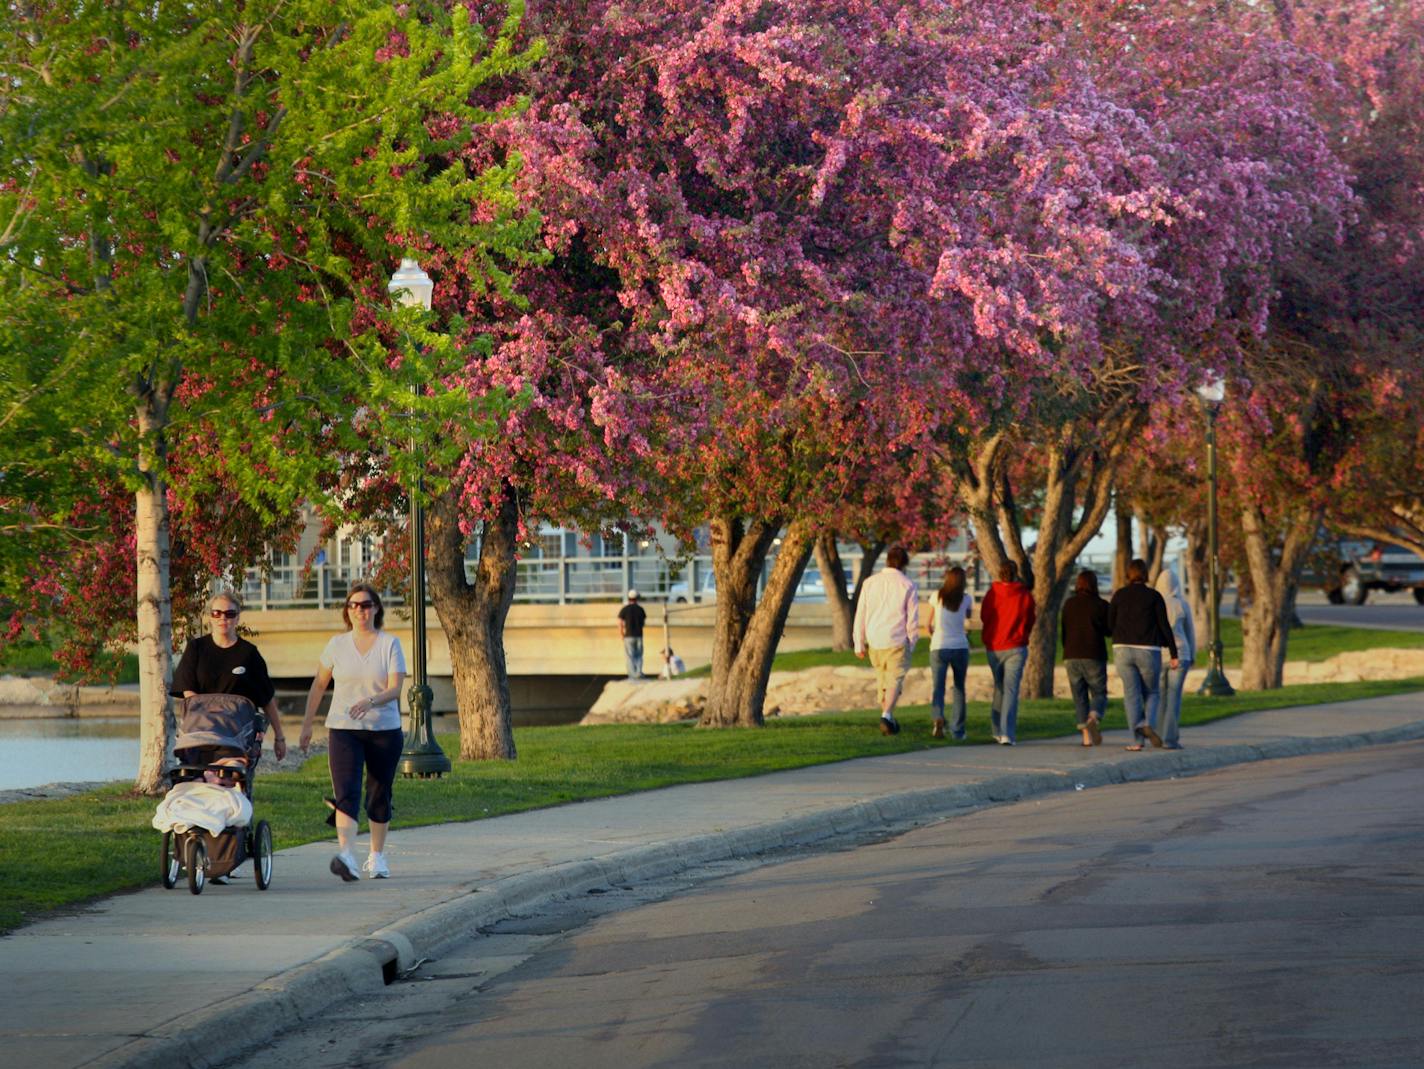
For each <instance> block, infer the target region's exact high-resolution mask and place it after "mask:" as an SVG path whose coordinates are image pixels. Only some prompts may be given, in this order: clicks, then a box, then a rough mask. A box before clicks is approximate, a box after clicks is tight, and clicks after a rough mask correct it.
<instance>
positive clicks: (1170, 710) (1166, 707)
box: [1152, 661, 1192, 746]
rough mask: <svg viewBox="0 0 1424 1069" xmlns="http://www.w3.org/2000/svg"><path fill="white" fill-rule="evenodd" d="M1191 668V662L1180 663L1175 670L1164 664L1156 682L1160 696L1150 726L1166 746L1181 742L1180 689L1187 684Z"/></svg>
mask: <svg viewBox="0 0 1424 1069" xmlns="http://www.w3.org/2000/svg"><path fill="white" fill-rule="evenodd" d="M1191 666H1192V662H1191V661H1182V662H1181V663H1180V664H1179V665H1178V666H1177V667H1176V668H1173V667H1172V666H1171V664H1170V663H1166V662H1164V663H1163V665H1162V675H1161V678H1160V679H1159V680H1158V682H1157V686H1158V690H1159V691H1160V694H1159V695H1158V699H1157V706H1156V708H1155V709H1154V710H1153V715H1152V725H1153V727H1155V728H1156V729H1157V734H1159V735H1161V736H1162V741H1163V742H1164V743H1166V744H1167V745H1168V746H1177V745H1179V744H1180V742H1181V738H1182V687H1183V685H1184V684H1185V683H1186V682H1187V669H1189V668H1191ZM1159 710H1160V715H1159Z"/></svg>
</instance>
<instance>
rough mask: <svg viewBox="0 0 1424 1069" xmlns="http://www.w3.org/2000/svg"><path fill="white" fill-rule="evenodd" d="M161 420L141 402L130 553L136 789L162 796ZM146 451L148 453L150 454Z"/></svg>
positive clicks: (169, 720)
mask: <svg viewBox="0 0 1424 1069" xmlns="http://www.w3.org/2000/svg"><path fill="white" fill-rule="evenodd" d="M162 428H163V418H162V416H161V414H159V413H158V412H157V411H155V408H154V407H153V405H152V404H151V403H149V402H143V403H140V405H139V408H138V429H139V434H140V440H141V441H142V442H143V443H145V445H144V446H143V447H142V448H141V449H140V459H139V474H140V477H141V478H142V480H143V485H142V488H141V489H140V490H139V491H138V493H137V494H136V495H135V500H134V514H135V515H134V550H135V556H136V557H137V561H138V588H137V595H138V596H137V602H138V604H137V624H138V687H139V740H138V775H137V776H136V777H135V779H134V789H135V790H136V791H138V792H140V793H141V794H162V793H163V791H164V788H165V787H166V784H165V782H164V777H163V774H164V771H165V770H166V769H167V768H168V767H169V765H170V764H171V763H172V761H173V739H174V727H175V724H174V719H173V706H172V703H171V701H170V699H169V697H168V684H169V681H170V680H171V679H172V678H173V600H172V594H171V590H170V578H169V577H170V571H169V539H170V528H169V517H168V493H167V487H166V485H165V484H164V480H163V474H162V472H163V453H164V442H163V429H162ZM148 450H151V452H149V451H148Z"/></svg>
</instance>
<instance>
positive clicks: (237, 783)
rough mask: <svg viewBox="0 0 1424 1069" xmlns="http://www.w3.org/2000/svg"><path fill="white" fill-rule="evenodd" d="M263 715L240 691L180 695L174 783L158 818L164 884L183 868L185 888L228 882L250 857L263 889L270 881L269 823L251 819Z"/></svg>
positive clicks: (172, 881) (194, 889)
mask: <svg viewBox="0 0 1424 1069" xmlns="http://www.w3.org/2000/svg"><path fill="white" fill-rule="evenodd" d="M266 727H267V723H266V718H265V716H264V715H263V714H262V713H261V712H259V711H258V710H257V707H256V706H254V705H253V704H252V702H250V701H248V699H246V698H244V697H242V696H241V695H238V694H195V695H193V696H192V697H190V698H187V699H185V700H184V702H183V712H182V715H181V720H180V724H179V735H178V738H177V740H176V742H175V743H174V755H175V756H176V757H177V758H178V760H179V761H180V762H181V763H180V764H179V765H178V766H177V767H176V768H174V769H172V770H170V771H169V773H168V777H169V780H170V782H171V783H172V787H171V788H170V789H169V791H168V793H167V794H166V795H164V798H163V801H162V802H160V803H159V806H158V811H157V812H156V813H155V814H154V817H153V826H154V827H155V828H157V829H158V830H159V831H161V832H163V869H162V875H163V886H164V887H168V888H171V887H173V886H175V885H176V884H177V882H178V877H179V875H180V873H181V872H183V871H184V870H186V871H187V874H188V889H189V890H190V891H192V892H193V894H201V893H202V891H203V887H204V885H205V884H206V883H207V882H208V881H209V880H212V881H213V882H215V883H218V882H222V883H225V882H227V878H228V876H229V875H233V874H235V870H236V869H237V868H238V866H239V865H241V864H242V863H243V862H244V861H246V860H247V859H248V858H249V857H250V858H252V859H253V860H254V867H255V870H256V872H255V876H256V880H257V887H258V890H263V891H265V890H266V889H267V887H268V886H269V885H270V884H271V881H272V829H271V827H270V826H269V825H268V823H267V822H266V821H265V820H260V821H258V822H257V823H256V825H253V824H252V782H253V778H254V775H255V772H256V769H257V761H258V758H259V757H260V756H261V754H262V735H263V732H264V731H265V730H266Z"/></svg>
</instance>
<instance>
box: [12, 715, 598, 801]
mask: <svg viewBox="0 0 1424 1069" xmlns="http://www.w3.org/2000/svg"><path fill="white" fill-rule="evenodd" d="M586 711H587V710H584V709H575V708H570V709H541V710H538V711H537V712H530V713H523V712H516V713H515V715H514V725H515V727H532V726H535V725H543V724H568V723H573V722H576V721H577V720H578V719H579V718H580V717H581V716H582V715H583V714H584V712H586ZM284 716H285V718H286V724H287V727H288V730H289V732H290V734H291V735H292V736H295V735H296V730H297V725H299V724H300V722H301V721H300V714H295V715H294V714H293V712H292V711H291V710H287V711H286V713H285V714H284ZM434 726H435V730H436V731H437V732H439V733H441V734H445V733H447V732H448V733H452V734H453V733H458V732H459V730H460V721H459V719H458V718H457V717H455V716H454V715H440V716H436V717H435V725H434ZM317 736H318V741H321V739H322V737H323V736H324V732H322V731H321V730H320V728H319V727H318V731H317ZM293 742H295V738H293ZM137 771H138V718H137V717H114V718H107V717H94V718H92V719H91V718H87V717H86V718H71V717H64V718H59V719H50V720H0V791H13V790H20V789H23V788H26V787H42V786H44V785H45V784H46V783H76V782H90V781H95V780H116V779H126V780H131V779H133V777H134V773H135V772H137Z"/></svg>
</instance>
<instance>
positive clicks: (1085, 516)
mask: <svg viewBox="0 0 1424 1069" xmlns="http://www.w3.org/2000/svg"><path fill="white" fill-rule="evenodd" d="M1074 431H1075V428H1072V427H1065V428H1064V429H1063V433H1062V434H1061V435H1060V437H1059V438H1058V440H1057V441H1055V442H1054V443H1053V444H1052V445H1051V447H1050V448H1049V449H1048V451H1047V455H1046V456H1045V457H1044V470H1045V481H1044V487H1043V514H1042V517H1041V518H1040V520H1039V529H1038V544H1037V545H1036V546H1035V547H1034V553H1033V572H1032V575H1033V600H1034V604H1035V605H1036V606H1037V609H1038V619H1037V621H1036V622H1035V624H1034V626H1033V631H1032V632H1031V633H1030V634H1029V642H1028V660H1027V662H1026V663H1025V664H1024V675H1023V693H1024V694H1025V695H1026V696H1028V697H1031V698H1051V697H1053V664H1054V660H1055V658H1056V655H1057V652H1058V616H1059V613H1060V611H1061V610H1062V607H1063V597H1064V595H1065V594H1066V593H1067V591H1068V586H1069V584H1070V583H1071V582H1072V579H1073V565H1074V563H1075V562H1076V561H1077V560H1078V556H1079V554H1081V553H1082V552H1083V550H1084V548H1085V547H1086V546H1087V544H1088V543H1089V542H1090V541H1092V539H1093V536H1094V535H1096V534H1097V533H1098V530H1099V528H1101V527H1102V525H1103V520H1105V519H1106V518H1107V513H1108V506H1109V504H1110V503H1111V501H1112V483H1113V479H1114V477H1115V476H1116V474H1117V468H1118V465H1119V463H1120V460H1121V457H1122V449H1121V448H1120V446H1121V443H1122V442H1123V441H1124V440H1125V437H1126V436H1123V437H1120V438H1118V441H1117V443H1116V445H1115V446H1104V447H1102V448H1094V447H1093V446H1092V445H1088V446H1086V447H1085V446H1084V445H1080V444H1078V443H1077V442H1076V441H1075V440H1074ZM1095 433H1097V432H1089V434H1090V437H1089V438H1088V441H1089V442H1091V441H1092V437H1091V435H1094V434H1095ZM1080 499H1081V506H1080Z"/></svg>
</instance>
